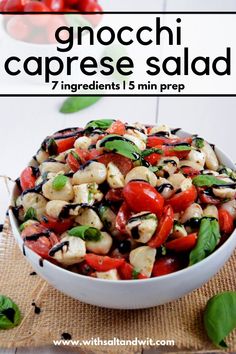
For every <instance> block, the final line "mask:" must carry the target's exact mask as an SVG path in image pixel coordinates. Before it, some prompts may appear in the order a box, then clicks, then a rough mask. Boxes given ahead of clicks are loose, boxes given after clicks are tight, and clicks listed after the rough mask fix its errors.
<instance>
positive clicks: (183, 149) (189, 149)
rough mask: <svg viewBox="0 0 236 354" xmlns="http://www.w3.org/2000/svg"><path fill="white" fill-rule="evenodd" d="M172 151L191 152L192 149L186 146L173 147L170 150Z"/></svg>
mask: <svg viewBox="0 0 236 354" xmlns="http://www.w3.org/2000/svg"><path fill="white" fill-rule="evenodd" d="M171 150H173V151H191V150H192V147H191V146H188V145H177V146H173V149H171Z"/></svg>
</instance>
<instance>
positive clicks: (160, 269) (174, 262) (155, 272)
mask: <svg viewBox="0 0 236 354" xmlns="http://www.w3.org/2000/svg"><path fill="white" fill-rule="evenodd" d="M181 268H182V267H181V262H180V260H179V259H178V258H177V257H176V256H164V257H162V258H159V259H157V260H156V262H155V263H154V266H153V269H152V277H159V276H161V275H166V274H170V273H174V272H177V271H178V270H180V269H181Z"/></svg>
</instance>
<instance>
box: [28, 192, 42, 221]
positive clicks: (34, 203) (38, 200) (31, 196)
mask: <svg viewBox="0 0 236 354" xmlns="http://www.w3.org/2000/svg"><path fill="white" fill-rule="evenodd" d="M46 204H47V200H46V199H45V198H44V197H43V196H42V195H41V194H39V193H34V192H32V193H26V194H24V195H23V196H22V205H23V208H24V211H25V212H27V210H28V209H29V208H34V210H35V212H36V215H37V219H39V218H40V217H41V216H42V215H43V214H45V210H46Z"/></svg>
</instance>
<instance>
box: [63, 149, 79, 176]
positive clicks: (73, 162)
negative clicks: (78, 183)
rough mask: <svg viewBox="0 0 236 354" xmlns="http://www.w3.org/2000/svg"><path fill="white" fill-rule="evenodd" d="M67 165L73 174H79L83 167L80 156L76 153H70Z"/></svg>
mask: <svg viewBox="0 0 236 354" xmlns="http://www.w3.org/2000/svg"><path fill="white" fill-rule="evenodd" d="M66 162H67V164H68V165H69V166H70V168H71V169H72V171H73V172H77V171H78V169H79V168H80V166H81V160H80V158H79V155H78V154H76V153H75V152H69V153H68V155H67V158H66Z"/></svg>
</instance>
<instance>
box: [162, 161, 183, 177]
mask: <svg viewBox="0 0 236 354" xmlns="http://www.w3.org/2000/svg"><path fill="white" fill-rule="evenodd" d="M158 166H160V167H161V170H160V171H159V172H158V175H160V176H162V175H163V172H166V173H167V174H168V175H169V176H171V175H173V174H174V173H175V172H176V171H177V169H178V168H179V159H178V157H176V156H171V157H162V158H161V159H160V161H159V162H158Z"/></svg>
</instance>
